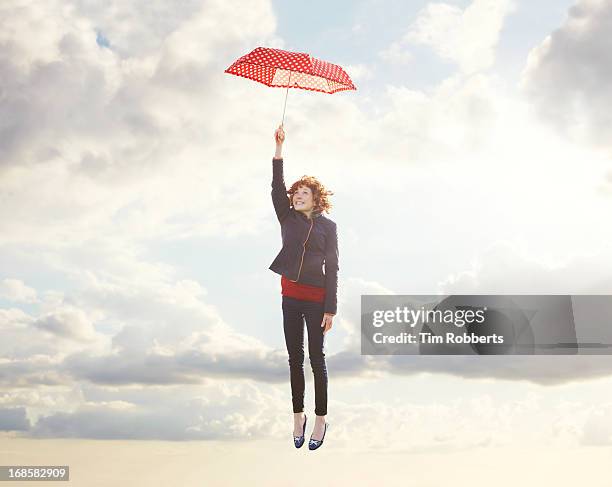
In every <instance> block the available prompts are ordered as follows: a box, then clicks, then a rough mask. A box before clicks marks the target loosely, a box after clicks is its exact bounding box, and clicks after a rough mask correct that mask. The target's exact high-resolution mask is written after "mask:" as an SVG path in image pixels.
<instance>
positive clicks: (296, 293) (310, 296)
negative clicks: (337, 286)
mask: <svg viewBox="0 0 612 487" xmlns="http://www.w3.org/2000/svg"><path fill="white" fill-rule="evenodd" d="M281 288H282V295H283V296H289V297H291V298H295V299H301V300H303V301H315V302H317V303H324V302H325V288H324V287H318V286H309V285H308V284H302V283H299V282H293V281H291V280H289V279H287V278H286V277H285V276H281Z"/></svg>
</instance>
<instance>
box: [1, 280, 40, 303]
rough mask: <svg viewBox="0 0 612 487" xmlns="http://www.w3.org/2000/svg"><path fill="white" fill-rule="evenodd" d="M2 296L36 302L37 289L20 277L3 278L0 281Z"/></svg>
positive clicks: (19, 300)
mask: <svg viewBox="0 0 612 487" xmlns="http://www.w3.org/2000/svg"><path fill="white" fill-rule="evenodd" d="M0 297H3V298H5V299H8V300H9V301H14V302H17V303H35V302H36V301H37V296H36V289H34V288H31V287H29V286H26V285H25V283H24V282H23V281H21V280H19V279H3V280H2V281H0Z"/></svg>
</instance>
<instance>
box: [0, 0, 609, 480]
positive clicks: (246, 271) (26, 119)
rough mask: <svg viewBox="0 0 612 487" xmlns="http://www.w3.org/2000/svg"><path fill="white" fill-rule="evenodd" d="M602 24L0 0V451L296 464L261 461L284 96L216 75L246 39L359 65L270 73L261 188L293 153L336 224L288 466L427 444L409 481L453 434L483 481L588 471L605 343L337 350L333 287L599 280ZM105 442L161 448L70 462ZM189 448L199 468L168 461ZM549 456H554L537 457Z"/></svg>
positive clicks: (200, 3) (532, 6)
mask: <svg viewBox="0 0 612 487" xmlns="http://www.w3.org/2000/svg"><path fill="white" fill-rule="evenodd" d="M610 28H612V4H611V3H610V2H608V1H603V0H575V1H566V0H555V1H552V0H542V1H539V2H527V1H519V0H512V1H511V0H472V1H446V2H427V1H415V2H400V1H394V0H393V1H392V0H390V1H382V0H380V1H378V0H363V1H356V2H348V1H341V2H334V3H333V5H330V4H329V3H323V2H320V1H316V2H309V3H308V4H305V3H304V2H280V1H269V0H248V1H242V2H228V1H220V0H185V1H182V2H178V1H174V2H173V1H169V0H168V1H162V0H155V1H149V2H144V1H136V0H134V1H130V2H122V1H118V0H116V1H115V0H112V1H110V2H95V1H91V0H71V1H60V0H50V1H48V2H33V1H26V0H9V1H5V2H2V4H1V5H0V74H1V76H0V200H1V203H2V204H1V205H0V338H1V339H0V464H5V465H6V464H8V463H7V462H9V461H10V462H13V463H15V464H19V463H23V464H26V463H27V464H33V463H32V462H34V463H36V462H39V463H40V464H46V463H48V462H51V459H52V460H53V461H54V462H59V463H58V464H69V465H71V468H73V469H74V472H75V473H74V474H75V475H77V476H78V482H82V483H83V485H98V484H99V485H102V484H104V485H108V482H110V481H111V480H112V481H114V482H117V481H120V479H121V480H126V478H128V479H129V481H130V483H131V484H134V485H141V484H142V485H145V484H146V485H167V479H169V478H171V477H173V476H175V475H176V474H177V472H179V471H180V472H183V473H182V474H181V477H180V478H181V479H183V485H199V483H198V482H199V481H201V480H202V475H203V476H204V477H206V475H209V478H208V480H215V481H216V483H217V484H218V485H233V484H234V482H238V481H244V480H245V479H248V478H250V477H249V475H250V474H249V473H248V472H245V473H243V474H242V473H237V472H235V471H232V462H234V461H236V460H237V459H238V460H242V461H244V462H245V465H249V466H252V468H253V469H255V471H256V472H258V473H259V474H260V475H261V476H262V478H265V479H266V480H267V482H268V483H270V484H271V485H276V484H279V485H280V484H281V483H282V482H283V479H285V478H286V475H294V474H295V470H293V469H294V467H295V469H299V471H300V472H301V471H302V470H301V469H302V468H303V463H301V462H300V461H299V460H295V459H293V457H292V458H291V459H289V458H287V459H286V461H285V462H281V463H282V466H281V467H279V468H278V470H274V471H272V472H271V471H270V470H267V469H266V468H265V466H266V463H265V460H261V461H259V460H257V459H259V458H261V457H260V456H259V455H261V450H260V449H268V450H269V451H270V452H274V458H277V457H276V455H277V453H279V452H281V451H282V452H285V451H287V450H286V449H287V448H290V447H291V448H293V446H292V440H291V438H290V436H291V430H292V410H291V396H290V387H289V371H288V364H287V352H286V349H285V343H284V337H283V332H282V312H281V307H280V305H281V296H280V277H279V276H278V275H276V274H274V273H273V272H271V271H270V270H269V269H268V266H269V265H270V263H271V262H272V260H273V259H274V257H275V256H276V254H277V252H278V250H279V249H280V231H279V228H278V222H277V220H276V217H275V215H274V210H273V207H272V204H271V199H270V189H271V188H270V183H271V159H272V156H273V155H274V138H273V133H274V130H275V128H276V127H277V126H278V125H279V123H280V119H281V116H282V109H283V103H284V100H285V91H284V90H278V89H273V88H269V87H266V86H264V85H261V84H259V83H254V82H251V81H249V80H246V79H244V78H239V77H235V76H230V75H228V74H225V73H224V70H225V69H226V68H227V67H228V66H229V65H230V64H231V63H232V62H233V61H234V60H236V59H237V58H239V57H240V56H242V55H243V54H246V53H247V52H249V51H250V50H252V49H254V48H255V47H258V46H268V47H276V48H280V49H287V50H295V51H300V52H309V53H310V54H312V55H313V56H315V57H318V58H320V59H324V60H327V61H330V62H333V63H337V64H340V65H341V66H343V67H344V68H345V70H346V72H347V73H348V74H349V76H350V77H351V78H352V80H353V81H354V83H355V85H356V86H357V90H356V91H345V92H340V93H336V94H334V95H327V94H323V93H313V92H308V91H299V90H290V93H289V94H288V98H287V108H286V114H285V125H284V126H285V131H286V142H285V146H284V148H283V155H284V159H285V179H286V182H287V183H290V182H292V181H294V180H296V179H297V178H299V177H300V176H301V175H302V174H312V175H316V176H317V177H318V178H319V179H320V180H321V181H323V183H324V184H325V185H326V187H328V188H330V189H331V190H333V191H334V196H333V199H332V203H333V205H334V206H333V208H332V212H331V214H330V215H329V217H330V218H331V219H333V220H334V221H335V222H336V223H337V226H338V241H339V254H340V263H339V267H340V271H339V291H338V313H337V316H336V317H335V318H334V326H333V328H332V331H331V332H330V334H329V335H327V337H326V345H325V347H326V357H327V366H328V373H329V381H330V382H329V407H328V421H329V422H330V425H331V426H330V431H329V438H327V437H326V442H325V446H324V448H323V449H322V450H321V452H322V451H325V454H326V455H328V456H329V457H331V458H330V460H331V459H333V460H334V461H329V462H321V463H319V464H313V465H318V466H319V467H320V469H321V472H323V473H326V474H327V475H328V477H327V478H328V480H329V482H332V481H333V480H334V479H337V478H340V477H342V478H354V479H356V481H359V480H360V479H361V480H362V481H365V480H364V477H359V476H357V475H356V474H355V472H354V471H352V470H351V468H352V467H351V461H354V460H351V459H352V458H353V457H351V455H352V454H355V455H362V456H363V464H364V465H368V464H369V465H371V466H372V468H375V467H376V466H380V468H381V469H382V468H384V467H383V466H384V465H389V467H388V470H385V471H381V473H380V475H381V477H380V478H379V480H385V481H386V482H387V483H393V482H394V481H397V482H399V481H400V477H401V475H400V474H401V473H404V472H405V473H407V474H410V473H411V472H410V470H406V468H407V467H404V470H401V469H400V470H398V471H394V470H393V468H392V465H393V464H390V463H389V458H397V457H396V456H394V455H392V456H391V457H389V454H393V453H401V454H402V455H406V456H408V458H410V459H411V461H412V463H411V464H413V465H415V468H417V467H418V468H417V470H418V469H428V470H427V471H430V470H429V469H431V468H432V465H435V464H439V463H441V462H445V463H446V464H447V465H449V467H450V468H449V470H448V472H444V473H443V474H441V477H440V478H438V479H436V478H429V479H425V478H424V477H421V478H419V479H418V480H419V483H417V484H415V485H440V483H442V481H443V480H444V479H450V478H453V476H454V475H455V474H457V475H460V476H465V478H466V479H467V478H470V477H469V475H470V470H469V469H468V468H467V465H466V458H468V455H475V456H478V457H479V458H483V456H484V457H485V458H489V461H488V463H486V464H487V465H498V469H497V470H493V471H490V472H489V471H488V470H487V468H488V467H485V466H484V465H485V463H484V462H483V464H482V469H481V470H479V473H478V475H481V477H478V478H482V479H483V481H484V479H485V478H489V477H488V475H489V474H491V475H493V472H498V471H499V469H501V468H504V463H503V459H504V458H505V459H508V458H514V459H515V460H516V461H517V462H519V464H520V462H521V461H524V462H525V465H530V466H529V467H528V468H529V469H530V471H531V472H533V476H534V478H536V477H537V478H545V476H546V475H548V477H547V478H548V480H551V479H552V480H554V481H555V483H556V484H558V485H570V483H574V481H575V479H576V478H578V477H577V476H578V474H579V473H580V472H584V471H585V470H591V471H592V472H599V471H601V470H598V469H600V468H601V465H602V464H601V462H602V458H606V455H607V457H609V451H610V450H609V448H610V446H611V445H612V420H611V419H610V418H611V417H612V416H611V414H612V392H610V391H612V388H610V385H611V382H612V373H611V371H612V361H611V360H610V359H609V358H608V357H606V356H555V357H551V356H543V357H520V356H513V357H510V356H486V357H485V356H483V357H460V356H456V357H455V356H453V357H449V356H443V357H418V356H411V357H398V356H393V357H391V356H363V355H361V354H360V343H359V320H360V309H359V306H360V296H361V295H363V294H438V293H440V294H455V293H457V294H463V293H466V294H467V293H473V294H486V293H509V294H531V293H539V294H558V293H567V294H610V293H612V277H611V274H610V272H609V270H610V268H611V265H612V246H611V245H610V243H609V242H610V241H611V240H610V239H611V237H612V229H611V228H610V226H609V225H606V224H605V222H606V221H608V220H609V214H610V211H611V210H612V170H611V169H612V144H611V143H610V141H611V140H612V118H611V116H610V110H609V109H608V107H609V106H610V103H611V102H612V89H611V88H610V86H612V85H611V84H610V83H609V82H608V80H609V76H610V72H611V70H612V61H611V60H610V57H609V55H608V53H609V52H610V48H611V47H612V46H610V42H611V41H610V37H609V35H608V32H609V31H610ZM305 370H306V380H307V382H306V411H307V414H308V411H312V410H313V408H314V397H313V392H314V390H313V384H312V374H311V373H310V368H309V365H308V363H306V366H305ZM525 445H529V448H533V449H535V450H538V448H539V449H540V450H538V451H540V452H541V455H540V457H539V458H540V459H541V463H540V464H538V465H539V466H536V465H534V464H533V460H532V459H530V458H529V457H527V456H526V455H525V450H524V447H525ZM122 449H128V450H129V451H131V453H130V457H129V458H130V462H134V463H135V464H138V465H145V464H146V462H151V461H152V460H151V459H152V458H160V460H156V461H155V465H157V466H158V468H161V467H159V465H160V464H161V463H162V462H163V458H166V459H168V462H167V463H165V464H164V467H163V468H164V470H163V472H161V471H160V472H159V474H158V475H152V476H148V474H145V473H144V472H143V471H142V469H141V468H140V467H139V468H132V469H129V468H128V467H127V466H126V465H125V464H124V465H122V466H121V467H120V468H119V469H118V470H117V471H115V472H114V473H113V472H100V469H99V466H97V465H92V463H91V461H89V460H87V458H90V457H91V455H94V457H95V456H97V455H105V454H112V455H117V457H116V458H117V462H122V461H125V462H127V460H126V458H127V457H122V456H120V455H119V454H118V453H112V452H113V451H114V452H118V451H122ZM219 449H221V451H223V452H224V454H223V456H222V457H221V458H216V457H215V455H216V452H217V451H219ZM535 450H534V451H535ZM49 451H54V453H53V455H50V454H49V453H48V452H49ZM289 451H291V453H283V454H282V455H289V454H291V455H293V454H295V453H296V452H295V451H292V450H289ZM485 451H486V452H488V453H486V454H485V453H484V452H485ZM491 451H493V452H495V451H497V452H499V455H493V454H491V453H490V452H491ZM85 452H87V454H85ZM299 453H300V454H302V453H304V452H303V451H299ZM158 456H159V457H158ZM366 457H367V459H368V460H367V462H369V463H367V462H366V460H365V458H366ZM198 458H205V459H207V460H206V462H208V463H203V464H206V465H208V464H212V460H211V458H215V460H214V464H215V467H214V468H212V467H211V468H210V469H207V470H206V471H205V472H203V473H200V475H196V470H193V471H188V473H184V472H185V469H186V468H187V469H188V467H189V466H190V465H191V466H192V467H194V468H195V466H194V464H195V463H197V461H198V460H197V459H198ZM281 458H283V457H281ZM284 458H286V457H284ZM554 458H568V459H570V458H575V459H576V462H575V465H571V464H569V463H566V464H564V467H563V468H559V469H558V470H557V471H555V472H553V473H551V471H550V469H549V468H548V467H550V465H554V464H555V463H554ZM5 459H6V460H5ZM521 459H522V460H521ZM269 461H270V460H269ZM139 462H140V463H139ZM262 462H263V463H262ZM334 462H335V465H337V468H335V469H334V466H333V465H334ZM495 462H499V463H495ZM529 462H532V463H531V464H530V463H529ZM568 462H569V460H568ZM353 467H354V465H353ZM198 468H200V466H198ZM526 468H527V467H526ZM487 472H488V473H487ZM274 473H277V474H278V475H274ZM120 474H122V475H123V476H122V477H120V476H119V475H120ZM444 475H447V477H444ZM538 476H539V477H538ZM75 478H77V477H75ZM173 478H176V477H173ZM455 478H456V477H455ZM520 478H521V477H520V470H518V471H513V472H512V474H509V475H508V476H506V477H505V478H504V481H505V482H507V483H508V484H510V482H515V481H518V480H520ZM601 479H603V476H601ZM308 480H311V479H310V478H307V477H304V478H302V477H300V478H299V479H297V480H296V481H295V483H296V485H301V484H300V482H303V483H305V482H306V481H308ZM76 481H77V480H75V482H76ZM416 481H417V478H416V477H415V482H416ZM602 481H603V480H602ZM156 482H157V483H156ZM164 482H165V483H164ZM439 482H440V483H439ZM283 485H286V484H283ZM596 485H599V484H596ZM601 485H603V484H601Z"/></svg>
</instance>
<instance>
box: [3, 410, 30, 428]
mask: <svg viewBox="0 0 612 487" xmlns="http://www.w3.org/2000/svg"><path fill="white" fill-rule="evenodd" d="M28 429H30V421H29V419H28V417H27V415H26V408H23V407H21V408H0V431H27V430H28Z"/></svg>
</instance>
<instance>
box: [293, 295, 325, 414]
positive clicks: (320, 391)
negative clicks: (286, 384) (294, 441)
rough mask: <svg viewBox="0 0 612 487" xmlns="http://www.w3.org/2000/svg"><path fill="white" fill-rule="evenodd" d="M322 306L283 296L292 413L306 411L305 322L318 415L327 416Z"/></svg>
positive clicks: (321, 304) (316, 412)
mask: <svg viewBox="0 0 612 487" xmlns="http://www.w3.org/2000/svg"><path fill="white" fill-rule="evenodd" d="M323 307H324V304H323V303H316V302H314V301H303V300H301V299H296V298H292V297H289V296H283V328H284V329H285V343H286V344H287V352H289V373H290V377H291V399H292V401H293V412H294V413H300V412H302V411H304V389H305V387H306V386H305V380H304V320H305V321H306V328H307V329H308V356H309V358H310V366H311V367H312V373H313V375H314V386H315V414H316V415H317V416H325V415H326V414H327V366H326V365H325V352H324V351H323V346H324V341H325V340H324V338H325V335H323V328H322V327H321V323H322V322H323V314H324V311H323Z"/></svg>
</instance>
